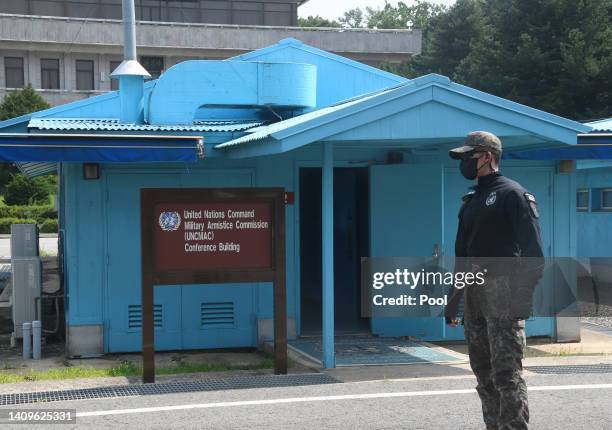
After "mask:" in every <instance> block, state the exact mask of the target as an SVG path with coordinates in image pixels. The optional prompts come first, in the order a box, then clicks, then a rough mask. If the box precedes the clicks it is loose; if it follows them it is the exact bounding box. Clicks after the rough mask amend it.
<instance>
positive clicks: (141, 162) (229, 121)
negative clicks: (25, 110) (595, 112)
mask: <svg viewBox="0 0 612 430" xmlns="http://www.w3.org/2000/svg"><path fill="white" fill-rule="evenodd" d="M120 79H123V80H122V81H121V90H120V91H118V92H111V93H108V94H105V95H101V96H97V97H93V98H91V99H88V100H84V101H79V102H74V103H70V104H66V105H62V106H58V107H55V108H52V109H48V110H45V111H41V112H37V113H35V114H31V115H26V116H22V117H19V118H16V119H12V120H9V121H5V122H2V123H0V132H1V133H4V135H3V136H2V137H1V138H0V140H2V143H3V145H2V147H1V148H2V149H0V158H2V159H4V160H8V161H15V162H21V163H22V164H21V166H22V169H23V170H24V171H27V172H30V173H31V174H32V175H35V174H41V173H43V172H46V171H49V170H54V169H56V168H58V169H59V175H60V178H61V180H60V195H61V199H60V228H61V233H62V237H63V255H64V259H65V268H66V269H65V281H66V293H67V298H66V303H65V304H66V325H67V342H68V352H69V354H70V355H72V356H75V355H88V354H92V353H110V352H125V351H140V349H141V332H140V331H141V327H140V321H141V315H140V313H139V312H140V300H141V299H140V297H141V296H140V286H141V279H140V278H141V274H140V261H141V260H140V256H141V254H140V217H139V216H140V212H139V211H140V204H139V190H140V189H141V188H207V187H211V188H223V187H247V188H248V187H282V188H284V189H285V190H286V191H287V192H289V193H293V195H294V196H295V199H294V201H293V203H292V202H291V201H289V202H288V204H287V205H286V231H285V240H286V264H287V279H286V285H287V313H288V329H289V338H290V339H291V338H296V337H299V336H301V335H304V334H308V333H322V335H323V339H324V341H325V342H327V343H324V345H325V348H326V349H325V364H326V365H327V366H333V349H332V348H331V347H330V342H332V340H333V335H334V333H336V334H337V333H364V332H365V333H371V334H373V335H379V336H399V335H401V336H414V337H417V338H421V339H424V340H447V339H461V338H462V337H463V333H462V329H461V327H459V328H448V327H447V326H445V324H444V321H443V319H440V318H422V319H414V318H412V319H381V318H372V319H364V318H361V316H360V312H359V310H360V285H359V276H358V273H359V271H358V268H359V259H360V257H362V256H431V255H432V253H433V252H434V250H436V249H438V250H440V252H442V253H443V254H445V255H453V249H454V238H455V231H456V227H457V213H458V210H459V207H460V204H461V196H462V195H463V194H464V193H465V191H466V190H467V187H468V186H469V185H470V183H468V182H467V181H465V180H464V179H463V177H461V175H460V173H459V171H458V166H457V165H456V163H454V162H453V161H452V160H450V159H449V157H448V155H447V154H448V152H447V151H448V149H449V148H451V147H453V146H457V145H458V144H459V143H460V142H462V141H463V139H464V137H465V135H466V134H467V133H469V132H470V131H473V130H488V131H491V132H493V133H495V134H497V135H498V136H500V137H501V139H502V141H503V144H504V150H505V154H506V160H505V161H504V162H503V164H502V171H503V172H504V173H505V174H507V175H508V176H510V177H513V178H515V179H516V180H518V181H520V182H521V183H522V184H523V185H524V186H525V187H526V188H527V189H529V190H530V191H531V192H532V193H533V194H535V196H536V197H537V200H538V203H539V209H540V212H541V218H540V222H541V228H542V236H543V241H544V246H545V253H546V255H547V256H567V257H571V256H576V255H577V246H578V245H577V240H576V238H577V231H579V229H580V228H582V227H580V226H579V223H577V213H576V208H575V206H576V201H575V196H576V188H577V177H578V175H577V174H576V172H575V171H574V170H573V169H567V168H563V166H562V165H561V164H560V162H559V161H557V160H555V159H550V157H523V156H521V155H520V154H522V153H523V152H524V151H528V150H534V149H539V148H547V149H559V148H560V149H563V148H569V147H574V146H576V145H577V135H578V134H579V133H586V132H588V131H590V130H591V127H589V126H585V125H583V124H580V123H577V122H574V121H570V120H568V119H564V118H561V117H558V116H555V115H552V114H549V113H546V112H542V111H539V110H536V109H532V108H529V107H527V106H523V105H520V104H517V103H514V102H511V101H509V100H505V99H502V98H499V97H495V96H492V95H490V94H486V93H483V92H481V91H477V90H475V89H472V88H469V87H466V86H463V85H459V84H457V83H454V82H452V81H451V80H450V79H448V78H447V77H444V76H440V75H426V76H422V77H419V78H417V79H414V80H407V79H405V78H403V77H400V76H396V75H393V74H391V73H388V72H385V71H382V70H378V69H375V68H372V67H370V66H367V65H364V64H360V63H358V62H355V61H352V60H348V59H346V58H343V57H340V56H337V55H334V54H331V53H328V52H325V51H321V50H319V49H315V48H312V47H310V46H307V45H305V44H303V43H301V42H299V41H297V40H283V41H281V42H279V43H278V44H276V45H273V46H270V47H268V48H265V49H261V50H258V51H254V52H251V53H248V54H245V55H242V56H239V57H236V58H233V59H231V60H227V61H188V62H184V63H180V64H178V65H176V66H174V67H172V68H171V69H169V70H168V71H167V72H166V73H164V74H163V75H162V76H161V77H160V78H159V79H157V80H155V81H151V82H147V83H145V84H144V85H143V84H142V82H143V81H142V79H139V78H133V77H128V78H125V77H122V76H120ZM124 82H125V83H124ZM8 133H17V134H18V135H17V136H15V135H12V136H11V135H8ZM201 142H203V145H200V144H201ZM198 151H200V153H202V152H203V156H202V155H200V156H198V155H197V154H198ZM521 158H531V159H521ZM538 158H543V159H538ZM84 163H96V166H97V167H98V168H99V178H98V179H84ZM94 168H95V166H94ZM610 178H612V176H610ZM611 185H612V184H611ZM598 186H599V185H598ZM581 215H582V214H580V213H578V217H579V216H581ZM209 303H224V306H225V308H224V311H226V312H228V313H229V314H230V315H231V321H229V322H227V323H226V324H223V325H214V324H212V325H207V324H206V323H205V321H204V319H202V318H201V316H202V312H203V310H204V309H206V306H207V304H209ZM155 321H156V333H155V347H156V349H157V350H180V349H196V348H222V347H251V346H258V345H260V344H261V342H262V341H263V340H265V339H269V338H270V336H271V334H272V287H271V284H267V283H246V284H231V285H228V284H224V285H184V286H164V285H158V286H156V287H155ZM527 327H528V334H529V335H532V336H535V335H544V336H550V337H552V338H554V339H570V338H576V337H577V336H579V334H578V333H577V332H576V331H575V330H574V331H572V330H571V329H570V330H568V328H567V327H568V326H567V324H565V323H563V322H562V321H559V319H555V318H538V319H534V320H532V321H529V322H528V325H527ZM332 345H333V344H332Z"/></svg>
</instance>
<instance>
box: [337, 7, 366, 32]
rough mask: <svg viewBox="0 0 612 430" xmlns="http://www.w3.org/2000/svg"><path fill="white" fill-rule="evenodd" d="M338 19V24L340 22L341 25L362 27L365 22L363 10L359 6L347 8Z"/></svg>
mask: <svg viewBox="0 0 612 430" xmlns="http://www.w3.org/2000/svg"><path fill="white" fill-rule="evenodd" d="M338 21H340V24H342V26H343V27H349V28H360V27H363V26H364V24H365V22H364V16H363V10H361V9H360V8H355V9H350V10H347V11H346V12H344V15H343V16H342V17H340V18H338Z"/></svg>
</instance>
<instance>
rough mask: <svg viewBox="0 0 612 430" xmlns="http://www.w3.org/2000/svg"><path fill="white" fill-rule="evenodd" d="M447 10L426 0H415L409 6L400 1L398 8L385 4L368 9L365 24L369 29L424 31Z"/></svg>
mask: <svg viewBox="0 0 612 430" xmlns="http://www.w3.org/2000/svg"><path fill="white" fill-rule="evenodd" d="M445 10H446V7H445V6H443V5H439V4H436V3H431V2H429V1H424V0H414V1H411V2H410V3H408V4H407V3H405V2H403V1H400V2H398V3H397V6H393V5H392V4H390V3H388V2H385V6H384V7H383V8H377V9H374V8H371V7H366V16H365V22H366V25H367V26H368V27H369V28H419V29H424V28H425V27H427V25H428V24H429V21H430V20H431V19H432V18H433V17H434V16H437V15H439V14H440V13H442V12H444V11H445Z"/></svg>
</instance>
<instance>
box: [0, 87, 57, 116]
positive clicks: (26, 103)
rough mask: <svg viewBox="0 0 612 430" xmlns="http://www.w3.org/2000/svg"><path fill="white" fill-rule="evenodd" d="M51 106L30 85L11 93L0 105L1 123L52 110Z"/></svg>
mask: <svg viewBox="0 0 612 430" xmlns="http://www.w3.org/2000/svg"><path fill="white" fill-rule="evenodd" d="M50 107H51V105H49V103H47V102H46V101H45V99H43V98H42V97H41V96H40V94H38V93H37V92H36V91H35V90H34V88H32V86H31V85H30V84H28V85H27V86H26V87H25V88H23V89H22V90H19V91H11V92H10V93H8V94H7V95H6V96H4V99H2V103H0V121H3V120H6V119H11V118H15V117H18V116H21V115H25V114H28V113H32V112H36V111H39V110H43V109H48V108H50Z"/></svg>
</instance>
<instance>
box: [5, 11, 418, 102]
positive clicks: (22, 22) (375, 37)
mask: <svg viewBox="0 0 612 430" xmlns="http://www.w3.org/2000/svg"><path fill="white" fill-rule="evenodd" d="M306 1H307V0H240V1H234V0H189V1H188V0H183V1H170V0H136V18H137V20H138V29H137V35H138V41H137V43H138V53H139V56H140V58H139V60H140V63H141V64H142V65H143V66H144V67H145V68H146V69H147V70H148V71H149V73H151V75H152V76H153V77H154V78H155V77H158V76H159V75H160V74H161V73H162V72H163V71H164V70H165V69H167V68H168V67H170V66H172V65H174V64H176V63H178V62H181V61H184V60H188V59H210V60H219V59H226V58H230V57H232V56H235V55H240V54H242V53H245V52H249V51H253V50H255V49H259V48H262V47H264V46H269V45H272V44H274V43H277V42H278V41H279V40H282V39H286V38H295V39H299V40H301V41H303V42H305V43H307V44H309V45H312V46H315V47H318V48H321V49H324V50H327V51H331V52H334V53H336V54H340V55H343V56H346V57H348V58H352V59H355V60H358V61H361V62H364V63H368V64H372V65H379V64H380V63H382V62H389V63H399V62H402V61H405V60H407V59H409V58H410V57H411V56H413V55H418V54H420V51H421V33H420V31H419V30H370V29H329V28H300V27H297V10H298V7H299V6H300V5H301V4H303V3H305V2H306ZM120 20H121V0H19V1H16V0H0V97H3V96H4V95H5V94H6V92H7V91H10V90H12V89H16V88H21V87H23V86H24V85H25V84H28V83H30V84H32V86H33V87H34V88H36V89H37V90H39V92H40V93H41V94H42V95H43V97H44V98H45V99H46V100H47V101H49V103H51V104H52V105H58V104H63V103H67V102H71V101H74V100H78V99H82V98H85V97H89V96H91V95H96V94H100V93H103V92H107V91H111V90H115V89H116V85H117V82H116V81H111V79H110V78H109V75H110V73H111V72H112V71H113V70H114V68H115V67H117V66H118V65H119V63H120V62H121V59H122V27H121V21H120Z"/></svg>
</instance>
